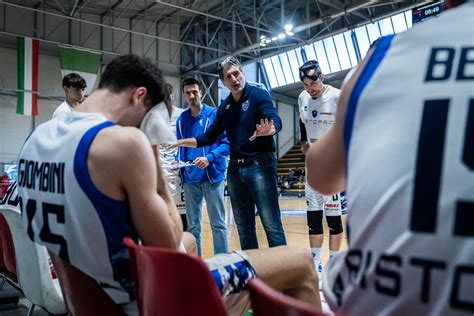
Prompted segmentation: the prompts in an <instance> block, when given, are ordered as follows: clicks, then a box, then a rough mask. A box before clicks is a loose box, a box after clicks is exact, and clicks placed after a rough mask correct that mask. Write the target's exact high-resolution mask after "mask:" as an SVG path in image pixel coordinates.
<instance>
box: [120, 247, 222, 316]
mask: <svg viewBox="0 0 474 316" xmlns="http://www.w3.org/2000/svg"><path fill="white" fill-rule="evenodd" d="M124 243H125V245H127V247H128V250H129V255H130V262H131V265H132V271H133V274H134V279H135V289H136V291H137V298H138V309H139V311H140V315H141V316H156V315H166V316H183V315H193V316H200V315H213V316H224V315H228V314H227V311H226V308H225V306H224V302H223V301H222V298H221V294H220V292H219V289H218V288H217V285H216V283H215V281H214V279H213V278H212V276H211V273H210V272H209V270H208V268H207V267H206V265H205V264H204V262H203V261H202V260H201V259H200V258H198V257H195V256H191V255H188V254H185V253H180V252H177V251H173V250H169V249H163V248H155V247H146V246H141V245H137V244H136V243H135V242H134V241H133V240H132V239H130V238H124Z"/></svg>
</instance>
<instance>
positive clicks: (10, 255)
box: [0, 214, 18, 288]
mask: <svg viewBox="0 0 474 316" xmlns="http://www.w3.org/2000/svg"><path fill="white" fill-rule="evenodd" d="M0 236H1V238H0V239H1V240H2V253H3V258H2V259H3V260H2V261H3V267H4V268H5V271H6V275H7V277H8V278H9V279H10V280H12V281H13V282H15V283H16V282H18V278H17V273H16V257H15V247H14V245H13V237H12V233H11V231H10V226H8V223H7V220H6V219H5V217H4V216H3V214H0ZM16 287H17V288H18V286H16Z"/></svg>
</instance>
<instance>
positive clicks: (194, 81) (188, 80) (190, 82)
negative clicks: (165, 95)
mask: <svg viewBox="0 0 474 316" xmlns="http://www.w3.org/2000/svg"><path fill="white" fill-rule="evenodd" d="M192 85H197V86H198V88H199V90H201V85H200V84H199V81H197V79H195V78H193V77H189V78H186V79H184V80H183V82H181V91H183V92H184V86H192Z"/></svg>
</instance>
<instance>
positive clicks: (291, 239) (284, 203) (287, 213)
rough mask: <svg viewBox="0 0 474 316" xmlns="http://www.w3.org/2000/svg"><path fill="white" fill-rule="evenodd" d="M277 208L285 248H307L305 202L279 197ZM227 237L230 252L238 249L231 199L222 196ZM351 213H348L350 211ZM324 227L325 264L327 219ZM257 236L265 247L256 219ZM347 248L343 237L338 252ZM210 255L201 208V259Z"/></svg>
mask: <svg viewBox="0 0 474 316" xmlns="http://www.w3.org/2000/svg"><path fill="white" fill-rule="evenodd" d="M279 201H280V209H281V213H282V222H283V226H284V229H285V234H286V239H287V242H288V245H292V246H301V247H306V248H308V249H309V240H308V226H307V225H306V200H305V198H304V197H302V198H298V197H280V199H279ZM225 208H226V223H227V238H228V241H229V251H232V250H235V249H240V243H239V235H238V233H237V226H236V225H235V222H234V218H233V216H232V212H230V210H231V205H230V198H229V197H225ZM349 212H350V210H349ZM342 220H343V225H344V228H345V226H346V216H343V217H342ZM323 225H324V244H323V249H322V261H323V263H325V262H326V261H327V258H328V256H329V229H328V227H327V223H326V220H323ZM257 237H258V243H259V245H260V248H264V247H268V243H267V239H266V236H265V231H264V229H263V226H262V224H261V222H260V219H259V218H258V216H257ZM344 249H347V239H346V237H345V235H344V238H343V241H342V246H341V250H344ZM212 255H213V245H212V234H211V226H210V224H209V218H208V216H207V213H206V208H205V205H204V206H203V219H202V257H203V258H208V257H211V256H212Z"/></svg>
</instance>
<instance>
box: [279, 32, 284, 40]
mask: <svg viewBox="0 0 474 316" xmlns="http://www.w3.org/2000/svg"><path fill="white" fill-rule="evenodd" d="M285 37H286V35H285V33H280V34H278V38H279V39H284V38H285Z"/></svg>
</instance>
